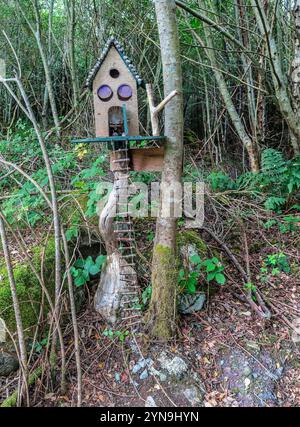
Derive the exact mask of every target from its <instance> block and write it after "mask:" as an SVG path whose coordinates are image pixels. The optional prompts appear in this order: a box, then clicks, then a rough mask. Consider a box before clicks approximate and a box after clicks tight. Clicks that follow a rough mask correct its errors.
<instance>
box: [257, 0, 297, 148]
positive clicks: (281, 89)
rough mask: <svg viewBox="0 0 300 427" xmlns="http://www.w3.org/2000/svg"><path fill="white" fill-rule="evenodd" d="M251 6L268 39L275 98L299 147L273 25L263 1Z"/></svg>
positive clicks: (295, 123) (294, 116) (295, 121)
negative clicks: (273, 33)
mask: <svg viewBox="0 0 300 427" xmlns="http://www.w3.org/2000/svg"><path fill="white" fill-rule="evenodd" d="M250 3H251V6H252V8H253V11H254V15H255V18H256V22H257V25H258V28H259V31H260V33H261V35H262V37H265V38H266V42H267V49H268V57H269V61H270V65H271V72H272V79H273V85H274V89H275V96H276V100H277V102H278V105H279V108H280V111H281V114H282V116H283V118H284V119H285V121H286V123H287V125H288V127H289V129H290V131H291V132H292V133H293V135H294V136H295V138H296V139H297V146H299V141H300V121H299V118H298V117H297V115H296V114H295V112H294V110H293V107H292V104H291V100H290V97H289V93H288V81H287V78H286V76H285V75H284V72H283V68H282V63H281V58H280V54H279V53H280V52H279V49H278V47H277V43H276V40H275V38H274V37H273V35H272V29H271V25H270V23H269V21H268V18H267V15H266V13H265V10H264V7H263V5H262V3H261V0H250ZM293 149H294V152H295V154H297V148H296V150H295V147H293Z"/></svg>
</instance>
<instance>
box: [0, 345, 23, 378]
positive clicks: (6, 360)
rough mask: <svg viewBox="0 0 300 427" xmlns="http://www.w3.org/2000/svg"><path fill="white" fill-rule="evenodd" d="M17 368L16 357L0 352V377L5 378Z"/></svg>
mask: <svg viewBox="0 0 300 427" xmlns="http://www.w3.org/2000/svg"><path fill="white" fill-rule="evenodd" d="M18 368H19V361H18V358H17V356H15V355H14V354H12V353H7V352H5V351H0V376H4V377H7V376H8V375H10V374H11V373H12V372H14V371H16V370H17V369H18Z"/></svg>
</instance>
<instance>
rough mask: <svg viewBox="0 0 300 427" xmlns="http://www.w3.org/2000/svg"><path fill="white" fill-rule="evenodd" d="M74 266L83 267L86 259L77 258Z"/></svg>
mask: <svg viewBox="0 0 300 427" xmlns="http://www.w3.org/2000/svg"><path fill="white" fill-rule="evenodd" d="M74 267H78V268H83V267H84V260H83V259H82V258H79V259H77V260H76V261H75V263H74Z"/></svg>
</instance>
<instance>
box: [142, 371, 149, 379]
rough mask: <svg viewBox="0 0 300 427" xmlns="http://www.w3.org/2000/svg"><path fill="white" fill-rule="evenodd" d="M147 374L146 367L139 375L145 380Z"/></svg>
mask: <svg viewBox="0 0 300 427" xmlns="http://www.w3.org/2000/svg"><path fill="white" fill-rule="evenodd" d="M148 376H149V374H148V371H147V369H144V371H143V372H142V373H141V375H140V380H145V379H147V378H148Z"/></svg>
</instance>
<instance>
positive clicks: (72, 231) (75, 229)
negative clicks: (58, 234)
mask: <svg viewBox="0 0 300 427" xmlns="http://www.w3.org/2000/svg"><path fill="white" fill-rule="evenodd" d="M73 237H78V227H75V226H74V227H71V228H69V229H68V230H67V231H66V239H67V241H68V242H69V241H70V240H71V239H72V238H73Z"/></svg>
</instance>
